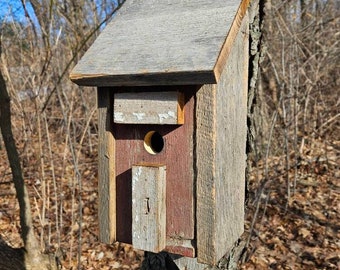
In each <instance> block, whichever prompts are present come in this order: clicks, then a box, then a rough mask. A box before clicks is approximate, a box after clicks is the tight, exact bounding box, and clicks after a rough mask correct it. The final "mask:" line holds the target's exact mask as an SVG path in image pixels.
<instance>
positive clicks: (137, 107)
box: [113, 91, 184, 125]
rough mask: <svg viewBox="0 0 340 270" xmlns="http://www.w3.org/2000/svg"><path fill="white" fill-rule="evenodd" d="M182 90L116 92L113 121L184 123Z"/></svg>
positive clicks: (161, 123) (120, 122) (126, 122)
mask: <svg viewBox="0 0 340 270" xmlns="http://www.w3.org/2000/svg"><path fill="white" fill-rule="evenodd" d="M183 102H184V100H183V94H181V93H180V92H174V91H167V92H137V93H136V92H127V93H116V94H114V105H113V121H114V122H115V123H117V124H159V125H178V124H183V121H184V112H183V106H184V104H183Z"/></svg>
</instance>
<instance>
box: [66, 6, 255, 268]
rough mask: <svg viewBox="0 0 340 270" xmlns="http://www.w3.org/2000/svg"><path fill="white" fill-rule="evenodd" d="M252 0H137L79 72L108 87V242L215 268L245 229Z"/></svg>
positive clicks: (103, 154) (103, 233) (82, 79)
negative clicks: (249, 26) (189, 260)
mask: <svg viewBox="0 0 340 270" xmlns="http://www.w3.org/2000/svg"><path fill="white" fill-rule="evenodd" d="M248 4H249V1H245V0H243V1H241V0H209V1H206V0H204V1H203V0H171V1H165V0H144V1H138V0H130V1H126V2H125V4H123V6H122V7H121V9H120V10H119V11H118V12H117V14H116V15H115V17H114V18H113V20H112V21H111V22H110V23H109V24H108V25H107V26H106V28H105V29H104V30H103V32H102V33H101V34H100V35H99V37H98V38H97V39H96V41H95V42H94V44H93V45H92V46H91V47H90V48H89V50H88V51H87V52H86V53H85V55H84V56H83V57H82V59H81V60H80V62H79V63H78V65H77V66H76V67H75V68H74V70H73V71H72V73H71V76H70V77H71V80H72V81H74V82H75V83H77V84H79V85H84V86H96V87H97V88H98V91H97V92H98V110H99V124H98V128H99V153H98V154H99V224H100V239H101V241H103V242H105V243H109V244H110V243H113V242H114V241H119V242H124V243H129V244H132V245H133V246H134V247H135V248H137V249H142V250H146V251H151V252H160V251H167V252H170V253H173V254H178V255H181V256H185V257H192V258H195V257H197V259H198V261H199V262H201V263H205V264H210V265H213V264H216V263H217V262H218V260H219V259H220V258H221V257H222V256H223V255H224V254H225V252H226V251H227V250H228V249H230V248H231V247H232V245H233V244H234V242H235V241H237V239H238V238H239V237H240V235H241V234H242V232H243V227H244V193H245V192H244V189H245V165H246V150H245V149H246V114H247V85H248V59H249V57H248V42H249V41H248V17H247V7H248Z"/></svg>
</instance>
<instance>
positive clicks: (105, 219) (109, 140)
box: [97, 88, 116, 244]
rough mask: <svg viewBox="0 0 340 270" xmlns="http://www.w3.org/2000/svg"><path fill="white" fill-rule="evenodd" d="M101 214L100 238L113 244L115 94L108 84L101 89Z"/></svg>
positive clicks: (99, 97) (99, 169) (99, 154)
mask: <svg viewBox="0 0 340 270" xmlns="http://www.w3.org/2000/svg"><path fill="white" fill-rule="evenodd" d="M97 95H98V129H99V134H98V141H99V144H98V193H99V195H98V197H99V206H98V210H99V213H98V218H99V239H100V241H101V242H104V243H107V244H111V243H112V242H113V241H115V240H116V176H115V142H114V137H113V133H112V121H113V95H112V92H111V91H109V89H107V88H99V89H98V92H97Z"/></svg>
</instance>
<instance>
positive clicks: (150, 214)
mask: <svg viewBox="0 0 340 270" xmlns="http://www.w3.org/2000/svg"><path fill="white" fill-rule="evenodd" d="M165 180H166V167H165V166H163V165H134V166H132V245H133V247H134V248H137V249H142V250H146V251H150V252H154V253H158V252H160V251H162V250H163V249H164V248H165V245H166V204H165V196H166V195H165V192H166V188H165V185H166V181H165Z"/></svg>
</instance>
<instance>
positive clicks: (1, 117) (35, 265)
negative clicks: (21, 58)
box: [0, 49, 56, 270]
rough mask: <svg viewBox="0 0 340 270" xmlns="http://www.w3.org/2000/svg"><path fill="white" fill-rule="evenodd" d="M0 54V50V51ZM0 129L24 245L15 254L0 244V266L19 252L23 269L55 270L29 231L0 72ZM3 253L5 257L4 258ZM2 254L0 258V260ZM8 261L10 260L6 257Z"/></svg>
mask: <svg viewBox="0 0 340 270" xmlns="http://www.w3.org/2000/svg"><path fill="white" fill-rule="evenodd" d="M0 55H1V49H0ZM0 129H1V133H2V137H3V141H4V145H5V148H6V152H7V157H8V160H9V163H10V167H11V170H12V176H13V183H14V187H15V190H16V197H17V200H18V202H19V207H20V226H21V238H22V240H23V242H24V245H25V249H24V250H21V251H18V250H16V249H14V250H12V251H9V250H10V247H9V246H7V245H6V246H7V247H6V246H5V245H0V249H1V248H4V249H3V252H0V261H1V264H3V263H4V262H6V261H8V260H6V258H7V259H8V257H6V256H7V255H8V254H11V252H13V253H16V254H17V253H18V252H21V253H22V254H23V256H19V261H20V258H21V260H22V264H23V265H25V268H24V269H26V270H35V269H36V270H38V269H39V270H44V269H56V266H55V262H52V263H51V262H50V259H49V257H48V256H46V255H42V254H41V253H40V247H39V244H38V241H37V239H36V238H35V235H34V232H33V224H32V216H31V207H30V201H29V196H28V192H27V189H26V186H25V182H24V178H23V175H22V170H21V165H20V158H19V154H18V151H17V148H16V145H15V141H14V137H13V132H12V126H11V108H10V97H9V94H8V92H7V88H6V84H5V80H4V77H3V75H2V72H1V70H0ZM6 254H7V255H6ZM1 255H4V257H1ZM9 258H10V257H9ZM8 263H9V264H8V265H7V266H6V267H7V268H6V267H5V266H4V268H1V267H2V266H1V265H0V269H20V268H12V266H13V263H12V260H9V261H8Z"/></svg>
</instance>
